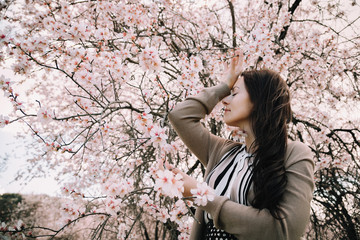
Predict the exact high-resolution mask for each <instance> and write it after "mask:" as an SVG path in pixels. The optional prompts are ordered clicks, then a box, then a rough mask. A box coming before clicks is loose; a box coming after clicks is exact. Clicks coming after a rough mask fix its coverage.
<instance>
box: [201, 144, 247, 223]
mask: <svg viewBox="0 0 360 240" xmlns="http://www.w3.org/2000/svg"><path fill="white" fill-rule="evenodd" d="M251 157H252V155H251V154H250V153H248V152H246V149H245V144H244V145H239V146H236V147H234V148H232V149H230V151H228V152H227V153H226V154H225V155H224V156H223V157H222V158H221V160H220V162H219V163H218V164H217V165H216V166H215V167H214V168H213V169H212V170H211V172H210V173H209V175H208V176H207V178H206V182H207V183H208V184H209V186H210V187H212V188H214V189H215V193H216V195H218V196H227V197H228V198H229V199H231V200H232V201H234V202H237V203H240V204H244V205H247V206H249V205H250V203H249V202H248V200H247V193H248V192H249V189H250V186H251V177H252V169H253V159H252V158H251ZM210 219H211V216H210V214H207V213H205V222H206V223H207V222H208V221H209V220H210Z"/></svg>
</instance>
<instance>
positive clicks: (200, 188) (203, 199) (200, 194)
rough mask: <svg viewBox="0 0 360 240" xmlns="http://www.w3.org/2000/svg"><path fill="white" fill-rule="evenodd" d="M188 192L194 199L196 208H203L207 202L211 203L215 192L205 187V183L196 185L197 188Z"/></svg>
mask: <svg viewBox="0 0 360 240" xmlns="http://www.w3.org/2000/svg"><path fill="white" fill-rule="evenodd" d="M190 192H191V193H192V194H193V196H194V197H196V198H195V200H194V203H195V204H196V205H198V206H205V205H206V204H207V202H208V201H213V200H214V198H215V191H214V189H212V188H211V187H209V186H208V185H207V183H206V182H202V183H198V184H197V188H195V189H191V190H190Z"/></svg>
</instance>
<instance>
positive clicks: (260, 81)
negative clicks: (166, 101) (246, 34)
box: [169, 54, 314, 240]
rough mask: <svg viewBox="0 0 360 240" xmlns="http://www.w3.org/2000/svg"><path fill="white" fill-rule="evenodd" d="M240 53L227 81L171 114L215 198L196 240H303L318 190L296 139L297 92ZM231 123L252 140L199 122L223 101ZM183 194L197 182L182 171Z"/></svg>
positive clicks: (203, 212)
mask: <svg viewBox="0 0 360 240" xmlns="http://www.w3.org/2000/svg"><path fill="white" fill-rule="evenodd" d="M242 59H243V56H242V54H241V56H240V57H236V58H233V59H232V61H231V64H230V67H229V69H228V70H227V71H226V73H225V75H224V79H223V81H222V83H221V84H219V85H217V86H214V87H211V88H207V89H204V90H203V91H202V92H201V93H200V94H198V95H196V96H191V97H188V98H187V99H186V100H185V101H183V102H182V103H180V104H178V105H177V106H176V107H175V108H174V110H173V111H172V112H171V113H170V114H169V119H170V121H171V123H172V125H173V127H174V128H175V130H176V131H177V133H178V135H179V136H180V137H181V139H182V140H183V142H184V143H185V144H186V145H187V146H188V147H189V149H190V150H191V151H192V152H193V153H194V154H195V155H196V156H197V157H198V159H199V160H200V161H201V163H202V164H203V165H204V166H205V167H206V172H205V180H206V181H207V183H208V184H209V186H210V187H212V188H214V189H215V192H216V197H215V199H214V200H213V201H211V202H210V201H209V202H208V203H207V205H206V206H199V207H198V208H197V210H196V214H195V216H196V218H197V220H198V221H194V225H193V228H192V231H191V239H251V240H254V239H276V240H278V239H291V240H292V239H300V238H301V236H302V234H303V233H304V230H305V227H306V226H307V223H308V221H309V216H310V201H311V199H312V193H313V189H314V182H313V171H314V163H313V161H312V154H311V151H310V149H309V148H308V147H306V145H304V144H302V143H300V142H293V141H289V140H288V138H287V123H288V122H289V120H290V118H291V108H290V96H289V90H288V88H287V85H286V83H285V81H284V80H283V79H281V77H280V76H279V75H278V74H277V73H275V72H272V71H269V70H260V71H249V72H242ZM221 100H222V102H223V104H224V105H225V111H224V122H225V123H226V124H227V125H230V126H235V127H238V128H239V129H241V130H242V131H244V132H245V133H246V137H245V144H243V145H241V144H240V143H237V142H234V141H231V140H227V139H223V138H220V137H218V136H215V135H212V134H210V133H209V131H208V130H206V129H205V128H204V127H203V126H202V125H201V123H200V120H201V119H202V118H204V116H205V115H206V114H209V113H210V112H211V111H212V109H213V107H214V106H215V105H216V104H217V103H218V102H219V101H221ZM172 171H173V172H174V173H181V174H182V175H183V178H184V189H185V190H184V195H185V196H187V197H191V196H192V195H191V193H190V190H191V189H193V188H196V184H197V181H196V180H195V179H194V178H192V177H190V176H188V175H186V174H185V173H183V172H181V171H180V170H179V169H176V168H175V169H172Z"/></svg>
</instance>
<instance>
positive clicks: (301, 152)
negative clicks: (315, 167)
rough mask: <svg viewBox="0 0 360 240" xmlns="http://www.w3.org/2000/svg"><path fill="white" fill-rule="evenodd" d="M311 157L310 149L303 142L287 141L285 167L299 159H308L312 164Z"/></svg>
mask: <svg viewBox="0 0 360 240" xmlns="http://www.w3.org/2000/svg"><path fill="white" fill-rule="evenodd" d="M313 158H314V157H313V153H312V152H311V149H310V148H309V147H308V146H307V145H306V144H305V143H303V142H299V141H291V140H289V141H288V145H287V149H286V155H285V166H286V167H289V166H291V165H293V164H295V163H297V162H299V161H309V162H311V163H312V164H313V163H314V160H313Z"/></svg>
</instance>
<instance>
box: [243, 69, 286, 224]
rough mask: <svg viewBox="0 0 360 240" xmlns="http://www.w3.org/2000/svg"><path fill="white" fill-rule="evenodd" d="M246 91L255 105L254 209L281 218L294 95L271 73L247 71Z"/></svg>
mask: <svg viewBox="0 0 360 240" xmlns="http://www.w3.org/2000/svg"><path fill="white" fill-rule="evenodd" d="M242 76H243V77H244V82H245V86H246V89H247V91H248V93H249V95H250V100H251V101H252V103H253V111H252V113H251V115H250V121H251V125H252V131H253V133H254V136H255V141H254V143H253V145H252V146H251V147H252V148H253V149H254V168H253V178H252V180H253V187H254V193H255V196H254V199H253V201H252V203H251V204H252V206H254V207H255V208H258V209H260V210H261V209H264V208H266V209H268V210H269V211H270V213H271V215H272V216H273V217H274V218H276V219H281V218H283V217H284V216H282V211H281V209H280V208H279V203H280V201H281V199H282V196H283V194H284V192H285V186H286V183H287V178H286V175H285V163H284V162H285V153H286V148H287V138H288V136H287V123H288V122H289V121H290V120H291V107H290V93H289V89H288V86H287V84H286V82H285V81H284V80H283V79H282V78H281V77H280V75H279V74H278V73H276V72H274V71H271V70H257V71H247V72H243V73H242Z"/></svg>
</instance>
